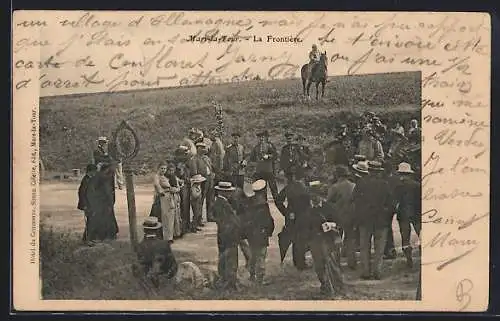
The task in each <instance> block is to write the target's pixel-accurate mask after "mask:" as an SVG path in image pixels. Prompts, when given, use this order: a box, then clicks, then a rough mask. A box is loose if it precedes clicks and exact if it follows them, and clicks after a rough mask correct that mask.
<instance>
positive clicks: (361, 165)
mask: <svg viewBox="0 0 500 321" xmlns="http://www.w3.org/2000/svg"><path fill="white" fill-rule="evenodd" d="M352 168H354V170H356V171H357V172H358V173H363V174H368V173H369V171H368V168H369V167H368V162H367V161H360V162H358V163H356V164H354V165H352Z"/></svg>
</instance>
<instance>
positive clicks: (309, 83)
mask: <svg viewBox="0 0 500 321" xmlns="http://www.w3.org/2000/svg"><path fill="white" fill-rule="evenodd" d="M309 89H311V81H308V82H307V88H306V91H307V97H308V98H310V96H309Z"/></svg>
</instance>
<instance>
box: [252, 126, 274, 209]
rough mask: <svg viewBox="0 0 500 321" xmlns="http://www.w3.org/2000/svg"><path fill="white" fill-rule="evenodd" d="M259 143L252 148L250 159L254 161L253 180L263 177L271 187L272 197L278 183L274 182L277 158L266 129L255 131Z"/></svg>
mask: <svg viewBox="0 0 500 321" xmlns="http://www.w3.org/2000/svg"><path fill="white" fill-rule="evenodd" d="M257 137H259V139H260V141H259V143H258V144H257V145H256V146H255V147H254V148H253V149H252V152H251V154H250V161H252V162H256V163H257V166H256V169H255V175H254V176H255V177H254V178H255V180H258V179H263V180H265V181H266V183H267V185H268V186H269V188H270V189H271V194H272V195H273V199H275V200H276V198H277V197H278V185H277V184H276V176H275V162H276V160H277V159H278V152H277V150H276V148H275V147H274V145H273V143H271V142H270V141H269V132H268V131H267V130H265V131H263V132H260V133H257Z"/></svg>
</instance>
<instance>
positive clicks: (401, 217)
mask: <svg viewBox="0 0 500 321" xmlns="http://www.w3.org/2000/svg"><path fill="white" fill-rule="evenodd" d="M397 173H398V175H399V177H400V182H399V184H398V185H397V186H396V187H395V192H394V194H395V195H394V198H395V201H396V204H397V211H396V213H397V218H398V222H399V229H400V231H401V242H402V246H403V253H404V255H405V258H406V262H407V265H408V267H412V266H413V258H412V251H413V249H412V247H411V245H410V235H411V226H413V228H414V230H415V232H416V233H417V235H418V236H419V237H420V230H421V219H422V217H421V215H420V213H421V212H422V211H421V199H422V198H421V186H420V184H419V183H418V182H417V181H416V180H414V179H413V175H414V173H415V172H414V171H413V169H412V168H411V165H410V164H408V163H404V162H403V163H400V164H399V166H398V171H397Z"/></svg>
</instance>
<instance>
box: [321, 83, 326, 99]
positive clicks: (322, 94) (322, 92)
mask: <svg viewBox="0 0 500 321" xmlns="http://www.w3.org/2000/svg"><path fill="white" fill-rule="evenodd" d="M323 97H325V81H324V80H323V81H322V82H321V98H323Z"/></svg>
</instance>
